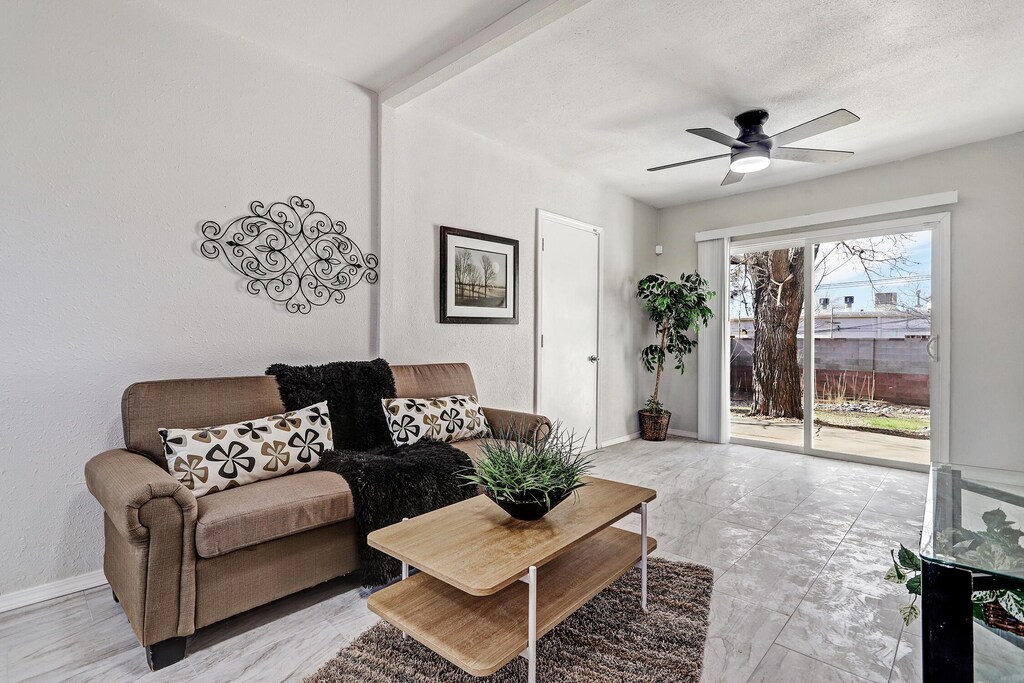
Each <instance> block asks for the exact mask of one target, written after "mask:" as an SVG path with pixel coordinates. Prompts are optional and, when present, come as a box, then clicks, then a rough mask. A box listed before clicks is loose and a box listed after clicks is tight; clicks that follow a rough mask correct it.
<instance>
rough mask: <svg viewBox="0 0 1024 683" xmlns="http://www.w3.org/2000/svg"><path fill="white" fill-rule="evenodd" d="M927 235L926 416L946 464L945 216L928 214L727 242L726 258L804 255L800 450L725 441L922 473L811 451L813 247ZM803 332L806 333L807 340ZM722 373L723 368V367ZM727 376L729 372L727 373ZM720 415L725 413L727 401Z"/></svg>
mask: <svg viewBox="0 0 1024 683" xmlns="http://www.w3.org/2000/svg"><path fill="white" fill-rule="evenodd" d="M922 230H929V231H931V234H932V245H931V248H932V253H931V274H932V308H931V341H930V342H929V349H930V353H929V355H930V360H931V372H930V373H929V374H930V378H929V380H930V381H929V387H930V388H929V392H930V397H929V403H930V407H929V409H930V411H931V427H932V428H931V433H930V435H929V436H930V441H929V443H930V448H931V460H932V462H940V463H945V462H949V388H950V382H949V355H950V354H949V351H950V343H949V336H950V335H949V331H950V319H949V306H950V301H949V296H950V283H949V276H950V214H949V212H943V213H933V214H927V215H923V216H908V217H906V218H897V219H892V220H882V221H875V222H870V223H859V224H855V225H847V226H843V227H838V228H824V229H819V230H814V229H810V230H803V231H800V232H798V233H794V234H789V235H785V236H781V237H777V238H760V239H758V238H753V239H745V240H732V241H731V243H729V244H728V245H727V251H728V253H729V254H730V255H732V254H736V253H743V252H747V251H768V250H772V249H782V248H793V247H802V248H803V249H804V341H803V343H804V346H803V352H804V367H803V373H804V375H803V380H804V396H803V406H804V424H803V427H804V443H803V446H787V445H784V444H766V443H765V442H763V441H756V440H754V439H744V438H738V437H730V439H729V440H730V442H731V443H737V444H743V445H747V446H757V447H760V448H771V449H774V450H781V451H789V452H793V453H803V454H806V455H817V456H822V457H826V458H834V459H837V460H848V461H851V462H862V463H867V464H871V465H884V466H887V467H898V468H902V469H910V470H918V471H926V470H927V469H928V466H927V465H921V464H917V463H907V462H899V461H895V460H889V459H887V458H874V457H871V456H865V455H856V454H852V453H841V452H838V451H830V450H825V449H820V448H815V447H813V445H812V444H813V443H814V389H815V382H814V343H815V342H814V258H813V256H812V257H811V258H808V254H812V255H813V249H814V245H815V244H820V243H822V242H828V241H837V240H841V239H861V238H869V237H881V236H883V235H891V234H894V233H899V232H920V231H922ZM808 330H809V331H810V333H809V334H808ZM724 367H726V368H728V367H729V366H728V365H725V366H724ZM727 371H728V370H727ZM725 409H726V410H727V411H728V399H727V400H726V406H725Z"/></svg>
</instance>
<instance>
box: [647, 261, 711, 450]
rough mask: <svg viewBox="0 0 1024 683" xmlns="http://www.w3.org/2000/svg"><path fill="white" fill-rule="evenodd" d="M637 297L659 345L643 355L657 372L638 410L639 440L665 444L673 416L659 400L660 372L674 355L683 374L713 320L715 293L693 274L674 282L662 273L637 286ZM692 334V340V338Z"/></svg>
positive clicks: (697, 274) (649, 370)
mask: <svg viewBox="0 0 1024 683" xmlns="http://www.w3.org/2000/svg"><path fill="white" fill-rule="evenodd" d="M636 296H637V298H638V299H640V300H641V301H643V306H644V310H645V311H646V312H647V315H648V316H649V317H650V319H651V320H652V321H653V322H654V327H655V331H656V332H657V334H658V337H659V340H660V343H658V344H651V345H650V346H647V347H645V348H644V349H643V350H641V352H640V362H641V363H642V364H643V366H644V369H645V370H647V372H653V373H654V393H652V394H651V397H650V398H649V399H647V403H645V404H644V407H643V409H641V410H640V411H639V413H638V414H639V418H640V437H641V438H643V439H646V440H648V441H664V440H665V438H666V437H667V436H668V424H669V421H670V420H671V419H672V413H671V412H669V411H667V410H665V406H664V405H663V404H662V403H661V401H660V400H659V396H658V394H659V392H660V391H661V373H662V370H664V368H665V360H666V359H667V357H668V355H669V354H671V355H672V357H673V358H675V361H676V365H675V369H676V370H678V371H679V373H680V374H682V373H683V372H684V370H685V369H686V368H685V365H684V364H683V357H684V356H686V355H688V354H690V353H692V352H693V350H694V348H696V346H697V331H698V330H699V329H700V326H701V325H707V324H708V322H709V321H710V320H711V318H712V317H714V314H713V313H712V311H711V309H710V308H709V307H708V301H710V300H711V299H712V297H714V296H715V293H714V292H713V291H711V289H710V288H709V287H708V282H707V280H705V279H704V278H702V277H701V276H700V273H697V272H696V271H694V272H693V273H691V274H690V275H686V274H685V273H684V274H683V275H680V276H679V282H673V281H672V280H669V279H668V278H666V277H665V276H664V275H662V274H660V273H655V274H654V275H648V276H647V277H645V278H644V279H642V280H640V282H639V283H637V288H636ZM691 333H692V335H693V336H692V337H691V336H690V335H691Z"/></svg>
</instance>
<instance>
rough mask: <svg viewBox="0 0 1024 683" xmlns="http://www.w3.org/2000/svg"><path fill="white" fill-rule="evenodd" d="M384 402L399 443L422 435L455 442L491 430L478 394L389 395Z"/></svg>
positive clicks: (405, 443) (393, 432) (416, 439)
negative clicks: (420, 396)
mask: <svg viewBox="0 0 1024 683" xmlns="http://www.w3.org/2000/svg"><path fill="white" fill-rule="evenodd" d="M380 403H381V406H382V407H383V408H384V415H385V416H386V417H387V421H388V429H389V430H390V432H391V440H392V441H394V443H395V445H396V446H408V445H410V444H414V443H416V442H417V441H419V440H420V439H434V440H436V441H445V442H447V443H454V442H456V441H465V440H466V439H476V438H479V437H482V436H490V434H491V428H490V425H488V424H487V418H486V417H484V412H483V410H482V409H481V408H480V403H479V402H478V401H477V400H476V396H443V397H439V398H385V399H383V400H382V401H381V402H380Z"/></svg>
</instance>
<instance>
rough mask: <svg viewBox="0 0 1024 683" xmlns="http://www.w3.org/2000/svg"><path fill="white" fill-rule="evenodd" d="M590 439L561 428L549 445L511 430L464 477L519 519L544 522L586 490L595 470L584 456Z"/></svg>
mask: <svg viewBox="0 0 1024 683" xmlns="http://www.w3.org/2000/svg"><path fill="white" fill-rule="evenodd" d="M584 442H585V437H582V438H581V437H578V436H577V435H576V433H575V432H574V431H572V430H571V429H567V428H565V427H563V426H562V425H561V424H559V423H555V424H554V425H553V426H552V428H551V431H550V432H549V433H548V435H547V436H545V437H544V438H543V439H540V440H537V441H534V440H531V439H528V438H521V435H520V434H519V433H518V432H517V431H515V430H507V431H505V432H503V433H499V434H497V435H495V436H492V437H491V438H488V439H485V440H484V441H483V443H482V444H481V447H480V451H481V454H482V456H483V457H482V458H481V459H480V460H479V461H478V462H477V463H476V465H475V467H474V468H473V471H472V472H469V473H466V474H462V475H461V476H462V478H463V479H465V480H466V483H467V484H468V485H473V484H475V485H478V486H482V487H483V489H484V494H485V495H486V496H487V497H488V498H490V499H491V500H492V501H494V502H495V504H497V505H498V506H499V507H500V508H501V509H502V510H504V511H505V512H507V513H508V514H509V515H511V516H512V517H514V518H515V519H519V520H523V521H534V520H538V519H540V518H541V517H543V516H544V515H546V514H547V513H548V512H550V511H551V510H552V509H553V508H554V507H555V506H556V505H558V504H559V503H561V502H562V501H564V500H565V499H567V498H568V497H569V496H570V495H573V494H574V493H576V492H578V491H579V489H580V488H582V487H584V486H586V482H585V481H584V477H586V476H587V474H589V473H590V472H591V470H592V469H593V464H592V458H591V456H589V455H584V453H583V444H584Z"/></svg>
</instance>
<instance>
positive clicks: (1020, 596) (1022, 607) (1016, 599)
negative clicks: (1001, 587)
mask: <svg viewBox="0 0 1024 683" xmlns="http://www.w3.org/2000/svg"><path fill="white" fill-rule="evenodd" d="M999 604H1000V605H1002V607H1003V609H1004V610H1006V611H1007V612H1009V614H1010V616H1011V617H1013V618H1014V619H1016V620H1017V621H1024V591H1019V590H1006V591H1002V595H1000V596H999Z"/></svg>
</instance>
